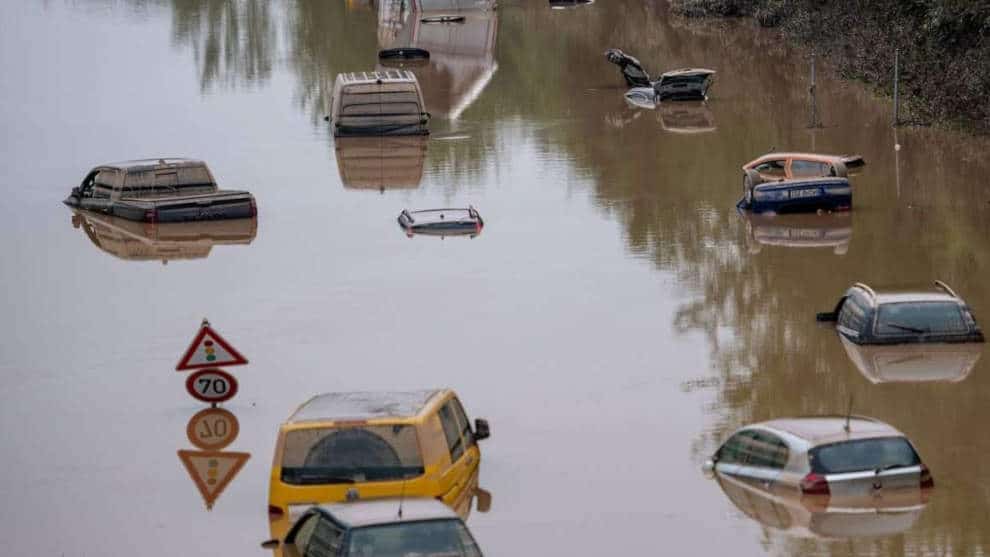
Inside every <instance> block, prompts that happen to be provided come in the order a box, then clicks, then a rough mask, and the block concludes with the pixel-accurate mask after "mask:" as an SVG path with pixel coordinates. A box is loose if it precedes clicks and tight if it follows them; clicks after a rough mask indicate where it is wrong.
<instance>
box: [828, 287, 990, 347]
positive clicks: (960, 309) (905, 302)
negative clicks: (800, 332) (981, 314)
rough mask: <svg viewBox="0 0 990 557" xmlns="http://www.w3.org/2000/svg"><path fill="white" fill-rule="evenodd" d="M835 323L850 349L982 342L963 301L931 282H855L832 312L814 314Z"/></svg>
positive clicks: (976, 325) (977, 326)
mask: <svg viewBox="0 0 990 557" xmlns="http://www.w3.org/2000/svg"><path fill="white" fill-rule="evenodd" d="M816 319H817V320H818V321H822V322H833V321H834V322H835V323H836V326H835V329H836V330H837V331H838V332H839V334H840V335H841V336H842V337H843V338H846V339H848V340H849V341H850V342H853V343H855V344H904V343H928V342H983V341H984V339H983V331H982V330H981V329H980V326H979V325H978V324H977V323H976V319H975V318H974V317H973V313H972V312H971V311H970V309H969V306H968V305H966V302H965V301H963V299H962V298H960V297H959V295H958V294H956V293H955V291H953V290H952V288H950V287H949V285H947V284H945V283H944V282H942V281H940V280H937V281H935V284H934V287H933V288H931V289H925V290H922V289H914V290H899V289H881V290H880V291H879V292H878V291H876V290H874V289H873V288H871V287H870V286H868V285H866V284H863V283H861V282H857V283H855V284H853V285H852V286H851V287H850V288H849V289H848V290H846V293H845V294H844V295H843V296H842V298H840V299H839V302H838V303H837V304H836V306H835V309H834V310H833V311H830V312H822V313H819V314H817V315H816Z"/></svg>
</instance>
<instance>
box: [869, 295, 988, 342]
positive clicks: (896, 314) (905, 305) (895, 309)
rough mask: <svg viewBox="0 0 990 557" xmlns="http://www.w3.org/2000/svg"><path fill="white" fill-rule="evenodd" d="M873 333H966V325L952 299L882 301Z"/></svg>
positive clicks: (957, 305)
mask: <svg viewBox="0 0 990 557" xmlns="http://www.w3.org/2000/svg"><path fill="white" fill-rule="evenodd" d="M876 328H877V334H879V335H904V334H924V333H943V334H944V333H950V334H951V333H966V332H967V331H968V330H969V327H967V325H966V321H965V320H964V319H963V314H962V310H961V308H960V307H959V304H957V303H954V302H900V303H892V304H883V305H881V306H880V312H879V315H878V318H877V325H876Z"/></svg>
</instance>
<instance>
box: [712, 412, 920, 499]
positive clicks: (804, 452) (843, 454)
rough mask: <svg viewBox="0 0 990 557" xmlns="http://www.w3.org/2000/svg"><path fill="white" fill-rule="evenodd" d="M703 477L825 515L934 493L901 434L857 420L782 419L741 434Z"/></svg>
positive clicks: (878, 423)
mask: <svg viewBox="0 0 990 557" xmlns="http://www.w3.org/2000/svg"><path fill="white" fill-rule="evenodd" d="M705 469H706V471H709V472H713V473H715V474H716V475H719V476H727V477H730V478H736V479H739V480H745V481H750V482H755V483H757V484H762V485H763V486H765V487H766V488H767V489H770V490H771V492H772V493H774V494H779V495H781V496H783V497H789V498H798V500H799V501H801V503H802V504H804V505H806V506H811V507H813V508H819V509H823V510H824V509H828V508H830V507H834V508H841V507H847V506H855V505H857V504H860V502H862V501H863V498H864V497H865V498H867V499H868V498H871V497H888V496H895V495H896V494H905V493H908V494H909V496H910V493H912V492H915V491H916V490H918V489H919V488H921V489H924V488H930V487H933V486H934V485H935V483H934V481H933V479H932V475H931V473H930V472H929V470H928V468H927V467H926V466H925V464H924V462H922V460H921V457H919V456H918V452H917V450H915V448H914V446H913V445H912V444H911V442H910V441H909V440H908V439H907V437H905V436H904V434H903V433H901V432H899V431H897V430H896V429H894V428H893V427H892V426H890V425H888V424H886V423H884V422H881V421H879V420H876V419H873V418H866V417H862V416H809V417H800V418H783V419H776V420H770V421H766V422H761V423H757V424H752V425H748V426H745V427H743V428H740V429H739V430H737V431H736V432H735V433H733V434H732V435H731V436H730V437H729V438H728V439H727V440H726V441H725V443H723V444H722V446H721V447H719V449H718V451H716V452H715V454H714V455H713V456H712V458H711V459H710V460H709V461H708V462H706V463H705Z"/></svg>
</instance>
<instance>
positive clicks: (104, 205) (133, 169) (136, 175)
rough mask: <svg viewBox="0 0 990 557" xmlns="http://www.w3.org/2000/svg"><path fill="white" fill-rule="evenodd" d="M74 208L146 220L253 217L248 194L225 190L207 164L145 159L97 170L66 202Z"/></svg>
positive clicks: (101, 166)
mask: <svg viewBox="0 0 990 557" xmlns="http://www.w3.org/2000/svg"><path fill="white" fill-rule="evenodd" d="M65 204H66V205H68V206H70V207H76V208H79V209H86V210H89V211H95V212H99V213H105V214H108V215H113V216H115V217H121V218H125V219H128V220H135V221H144V222H186V221H201V220H217V219H236V218H247V217H254V216H256V215H257V214H258V208H257V205H256V204H255V201H254V197H253V196H252V195H251V194H250V193H249V192H246V191H235V190H221V189H219V188H218V187H217V183H216V180H214V179H213V174H212V173H210V169H209V168H207V167H206V163H204V162H203V161H198V160H192V159H179V158H172V159H144V160H134V161H127V162H122V163H114V164H104V165H100V166H97V167H96V168H94V169H92V170H90V171H89V173H87V174H86V178H85V179H83V181H82V184H80V185H79V186H78V187H75V188H72V193H70V194H69V197H67V198H66V199H65Z"/></svg>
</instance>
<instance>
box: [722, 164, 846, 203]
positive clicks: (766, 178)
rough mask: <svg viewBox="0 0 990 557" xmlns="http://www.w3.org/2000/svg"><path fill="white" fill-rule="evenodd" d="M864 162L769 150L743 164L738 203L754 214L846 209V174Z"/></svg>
mask: <svg viewBox="0 0 990 557" xmlns="http://www.w3.org/2000/svg"><path fill="white" fill-rule="evenodd" d="M864 164H865V162H864V161H863V157H860V156H859V155H820V154H816V153H769V154H766V155H763V156H762V157H759V158H757V159H754V160H752V161H750V162H748V163H746V164H744V165H743V167H742V171H743V196H742V199H741V200H740V201H739V204H738V206H739V207H740V208H742V209H748V210H751V211H753V212H757V213H762V212H775V213H787V212H806V211H819V210H825V211H844V210H849V209H851V208H852V185H851V184H850V183H849V180H848V179H847V176H848V175H849V170H850V168H859V167H862V166H863V165H864Z"/></svg>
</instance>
